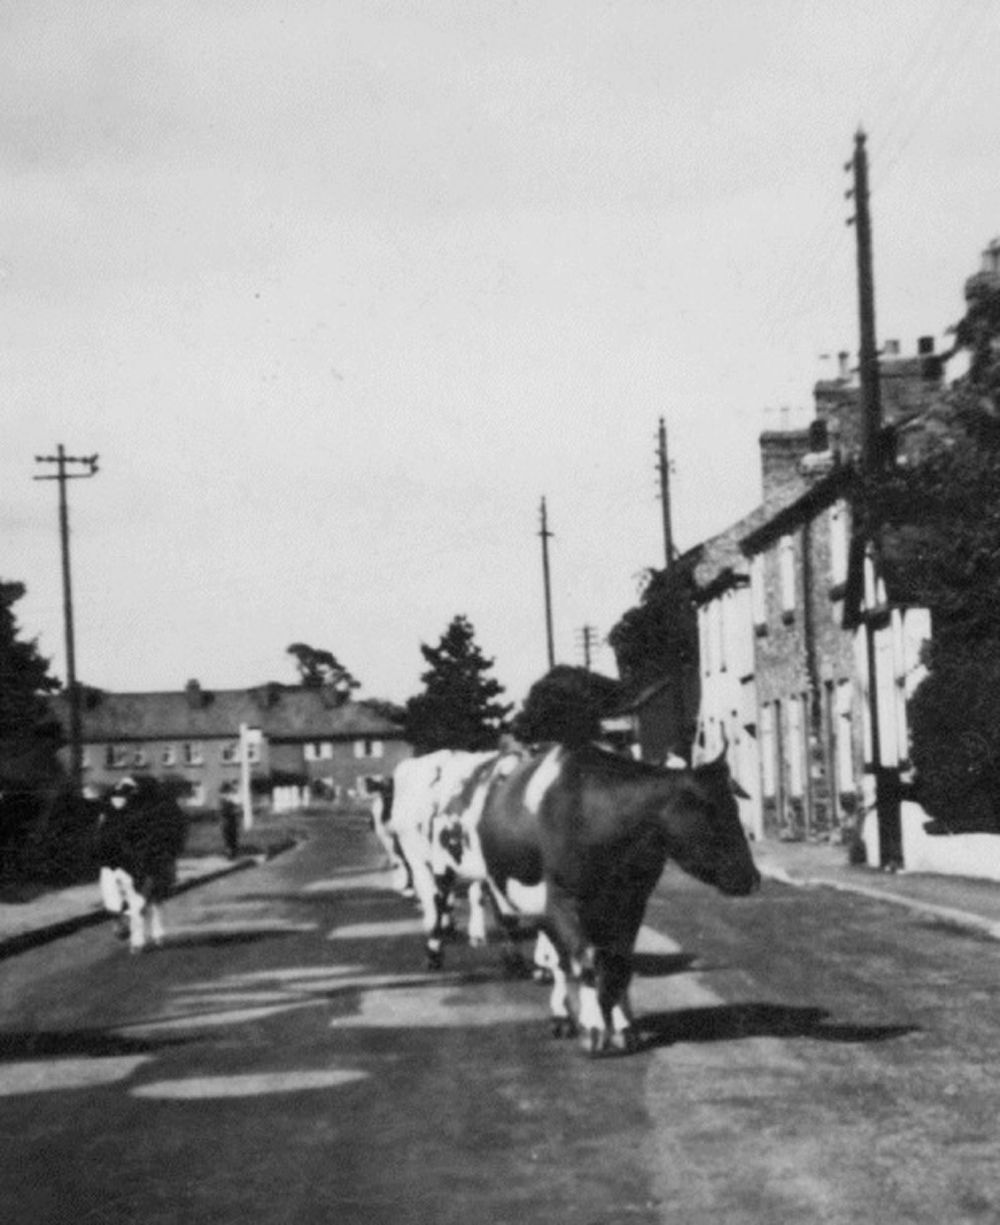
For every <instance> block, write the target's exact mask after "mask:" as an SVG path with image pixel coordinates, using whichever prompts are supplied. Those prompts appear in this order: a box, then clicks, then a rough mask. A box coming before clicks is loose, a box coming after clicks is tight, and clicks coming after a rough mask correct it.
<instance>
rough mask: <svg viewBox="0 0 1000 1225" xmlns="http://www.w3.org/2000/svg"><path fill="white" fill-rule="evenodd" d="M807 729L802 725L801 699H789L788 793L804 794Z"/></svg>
mask: <svg viewBox="0 0 1000 1225" xmlns="http://www.w3.org/2000/svg"><path fill="white" fill-rule="evenodd" d="M804 735H805V729H804V726H803V723H802V702H801V700H800V699H799V698H797V697H794V698H789V699H788V793H789V795H794V796H800V795H801V794H802V759H803V755H804V751H805V750H804V746H805V740H804V738H803V737H804Z"/></svg>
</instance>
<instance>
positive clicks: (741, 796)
mask: <svg viewBox="0 0 1000 1225" xmlns="http://www.w3.org/2000/svg"><path fill="white" fill-rule="evenodd" d="M729 785H730V787H732V789H733V795H735V796H736V798H737V799H738V800H749V799H750V792H749V791H744V790H743V788H742V787H741V786H740V785H739V783H738V782H737V781H736V779H735V778H733V777H732V775H730V776H729Z"/></svg>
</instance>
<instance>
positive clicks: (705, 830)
mask: <svg viewBox="0 0 1000 1225" xmlns="http://www.w3.org/2000/svg"><path fill="white" fill-rule="evenodd" d="M473 832H474V837H475V839H476V840H478V850H479V853H480V854H481V856H482V863H483V874H484V877H485V879H486V881H487V882H488V885H489V888H490V889H491V890H492V892H493V893H494V896H495V898H496V900H497V901H498V903H499V904H500V906H501V907H507V908H509V911H510V912H512V913H518V914H525V915H531V916H534V917H535V918H537V919H538V921H539V923H540V924H541V926H542V929H543V930H544V931H545V932H546V933H547V934H548V936H549V937H550V938H551V940H552V943H553V945H554V947H555V950H556V953H557V956H558V965H557V968H556V981H555V985H554V987H553V994H552V999H551V1010H552V1015H553V1026H554V1032H555V1033H556V1034H557V1035H560V1036H562V1035H568V1034H572V1033H574V1032H576V1031H577V1029H578V1028H579V1029H581V1030H582V1031H583V1033H584V1035H585V1038H586V1042H587V1045H588V1048H589V1049H590V1050H591V1051H592V1052H596V1051H599V1050H602V1049H604V1048H605V1047H607V1046H609V1045H614V1046H617V1047H620V1048H621V1049H626V1050H629V1049H634V1047H635V1044H636V1033H635V1027H634V1022H633V1018H632V1013H631V1008H630V1005H629V1001H628V988H629V984H630V981H631V978H632V968H633V952H634V948H635V942H636V938H637V936H638V932H639V928H640V926H641V923H642V919H643V915H644V913H645V909H646V903H647V901H648V899H649V895H650V893H651V892H652V890H653V888H654V887H655V885H656V883H657V881H658V880H659V878H660V874H661V873H662V871H663V868H664V865H665V864H666V862H667V860H668V859H671V860H673V861H674V862H675V863H676V864H677V866H678V867H680V868H681V869H682V870H684V871H685V872H687V873H689V874H690V875H691V876H693V877H695V878H697V879H698V880H700V881H703V882H705V883H707V884H710V885H713V886H715V887H716V888H717V889H719V890H720V891H721V892H722V893H724V894H728V895H731V896H743V895H746V894H749V893H752V892H753V891H754V890H755V889H756V888H758V886H759V884H760V875H759V873H758V872H757V869H756V867H755V866H754V863H753V859H752V857H751V854H750V849H749V846H748V845H747V840H746V836H745V834H744V831H743V828H742V826H741V824H740V820H739V813H738V809H737V805H736V800H735V797H734V794H733V789H732V780H731V778H730V774H729V770H728V767H727V766H726V763H725V759H724V756H723V757H720V758H719V759H717V760H716V761H713V762H709V763H706V764H705V765H701V766H698V767H695V768H694V769H682V770H681V769H670V770H667V769H661V768H659V767H655V766H650V765H647V764H644V763H642V762H637V761H633V760H631V759H629V758H625V757H622V756H619V755H618V754H615V753H608V752H605V751H602V750H600V749H597V748H593V747H585V748H572V749H570V748H565V747H561V746H558V745H557V746H553V747H552V748H550V749H549V750H548V751H547V752H544V753H541V754H540V755H538V756H536V757H534V758H532V759H530V760H528V761H525V762H522V763H519V764H517V765H516V766H515V768H514V769H513V770H512V771H511V772H510V773H508V774H506V775H505V776H500V777H494V778H493V779H492V780H491V781H490V782H489V784H488V786H487V790H486V793H485V795H484V796H483V802H482V805H481V812H480V813H479V815H478V818H477V820H476V822H475V829H474V831H473ZM568 978H572V979H573V980H574V981H575V983H576V984H577V988H578V1016H577V1017H576V1018H574V1017H573V1016H572V1014H571V1011H570V1001H569V992H568V982H567V980H568Z"/></svg>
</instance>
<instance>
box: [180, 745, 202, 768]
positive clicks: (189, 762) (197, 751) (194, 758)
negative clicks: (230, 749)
mask: <svg viewBox="0 0 1000 1225" xmlns="http://www.w3.org/2000/svg"><path fill="white" fill-rule="evenodd" d="M181 751H182V755H183V758H184V764H185V765H186V766H203V765H204V764H205V757H204V754H203V753H202V751H201V745H200V744H198V743H197V741H188V742H187V743H185V744H184V745H183V746H182V749H181Z"/></svg>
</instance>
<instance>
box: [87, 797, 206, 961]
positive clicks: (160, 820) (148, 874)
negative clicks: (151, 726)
mask: <svg viewBox="0 0 1000 1225" xmlns="http://www.w3.org/2000/svg"><path fill="white" fill-rule="evenodd" d="M186 832H187V831H186V823H185V820H184V814H183V813H182V812H181V810H180V807H179V805H178V804H177V801H176V800H175V799H174V798H173V796H171V795H169V794H167V793H166V792H165V791H164V789H163V788H162V786H161V785H160V784H158V783H157V782H156V780H155V779H152V778H140V779H132V778H125V779H122V781H121V782H120V783H118V784H116V786H115V787H114V788H113V789H112V791H111V794H110V796H109V798H108V802H107V805H106V807H105V808H104V810H103V812H102V814H101V818H100V826H99V830H98V855H99V859H100V865H101V873H100V886H101V893H102V897H103V899H104V905H105V907H106V908H107V909H108V910H111V911H112V912H113V913H116V914H117V916H118V917H119V919H120V920H121V921H122V924H123V927H122V934H124V921H125V920H126V919H127V924H128V930H127V934H128V940H129V950H130V951H131V952H132V953H141V952H142V951H143V950H144V949H145V948H146V947H147V936H148V938H149V939H150V940H151V941H152V943H153V944H154V945H155V946H159V945H161V944H162V943H163V939H164V928H163V910H162V906H163V902H164V901H165V900H166V899H167V897H169V895H170V892H171V890H172V889H173V886H174V882H175V879H176V868H177V857H178V856H179V855H180V853H181V851H182V850H183V848H184V840H185V836H186Z"/></svg>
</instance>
